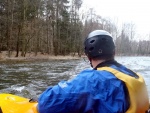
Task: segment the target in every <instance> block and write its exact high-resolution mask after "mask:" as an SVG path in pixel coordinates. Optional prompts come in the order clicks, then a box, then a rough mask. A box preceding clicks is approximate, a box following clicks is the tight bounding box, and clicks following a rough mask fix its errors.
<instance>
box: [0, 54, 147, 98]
mask: <svg viewBox="0 0 150 113" xmlns="http://www.w3.org/2000/svg"><path fill="white" fill-rule="evenodd" d="M116 60H117V61H118V62H119V63H123V64H124V65H125V66H127V67H128V68H130V69H133V70H134V71H135V72H138V73H140V74H141V75H142V76H143V77H144V79H145V82H146V85H147V89H148V92H149V97H150V57H128V56H123V57H116ZM87 68H91V67H90V64H89V63H88V62H87V61H85V60H84V59H79V60H36V61H3V62H2V61H1V62H0V93H11V94H15V95H20V96H23V97H27V98H32V97H38V96H39V95H40V94H41V93H42V92H43V91H44V90H45V89H46V88H48V87H49V86H53V85H56V84H57V83H58V82H59V81H61V80H69V79H73V78H74V77H75V76H76V75H77V74H78V73H80V72H81V71H82V70H84V69H87Z"/></svg>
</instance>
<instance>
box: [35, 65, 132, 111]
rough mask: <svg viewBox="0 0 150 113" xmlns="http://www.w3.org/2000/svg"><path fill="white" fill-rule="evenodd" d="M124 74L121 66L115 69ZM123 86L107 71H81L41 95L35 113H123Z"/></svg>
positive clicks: (125, 104) (125, 92)
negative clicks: (74, 76) (69, 79)
mask: <svg viewBox="0 0 150 113" xmlns="http://www.w3.org/2000/svg"><path fill="white" fill-rule="evenodd" d="M111 67H113V68H116V69H117V70H120V71H122V72H125V73H127V74H131V73H132V72H130V71H128V70H127V69H126V68H125V67H124V66H119V67H117V66H115V65H111ZM126 94H127V90H126V87H125V85H124V83H123V82H122V81H120V80H118V79H117V78H116V77H115V76H114V75H113V74H111V73H110V72H107V71H99V70H95V69H92V70H84V71H82V72H81V73H80V74H78V75H77V77H76V78H75V79H73V80H71V81H62V82H59V83H58V85H56V86H54V87H50V88H48V89H47V90H46V91H44V92H43V93H42V94H41V96H40V97H39V100H38V110H39V113H124V112H125V111H126V110H127V109H128V107H129V102H128V99H127V98H128V97H126Z"/></svg>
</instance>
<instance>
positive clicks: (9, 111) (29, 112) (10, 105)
mask: <svg viewBox="0 0 150 113" xmlns="http://www.w3.org/2000/svg"><path fill="white" fill-rule="evenodd" d="M29 100H30V99H27V98H24V97H20V96H16V95H12V94H0V108H1V110H0V113H1V112H2V113H38V112H37V108H36V106H37V104H38V103H37V102H29Z"/></svg>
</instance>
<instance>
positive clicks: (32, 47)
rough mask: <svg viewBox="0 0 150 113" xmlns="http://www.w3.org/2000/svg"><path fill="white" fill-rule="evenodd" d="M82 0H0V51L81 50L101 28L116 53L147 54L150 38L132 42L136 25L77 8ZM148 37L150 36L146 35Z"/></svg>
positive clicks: (58, 52)
mask: <svg viewBox="0 0 150 113" xmlns="http://www.w3.org/2000/svg"><path fill="white" fill-rule="evenodd" d="M82 2H84V1H82V0H0V52H1V51H8V56H11V52H12V51H16V57H18V56H19V52H21V56H24V57H25V55H26V53H27V52H34V53H35V55H37V53H38V52H41V53H42V54H45V53H46V54H49V55H69V54H70V53H71V54H75V53H78V55H79V56H80V55H81V54H82V53H83V42H84V39H85V37H86V36H87V34H88V33H89V32H91V31H92V30H95V29H104V30H107V31H108V32H110V33H111V34H112V35H113V37H114V40H115V43H116V47H117V48H116V53H117V54H123V55H149V54H150V40H149V41H145V40H142V38H144V37H141V41H135V39H136V37H135V34H136V32H135V25H134V24H132V23H124V24H123V25H122V27H121V28H118V27H117V23H115V22H114V21H112V20H111V19H106V18H103V17H101V16H100V15H96V14H95V13H94V10H93V9H89V10H88V11H86V12H84V13H83V12H82V11H80V8H81V7H82ZM149 39H150V36H149Z"/></svg>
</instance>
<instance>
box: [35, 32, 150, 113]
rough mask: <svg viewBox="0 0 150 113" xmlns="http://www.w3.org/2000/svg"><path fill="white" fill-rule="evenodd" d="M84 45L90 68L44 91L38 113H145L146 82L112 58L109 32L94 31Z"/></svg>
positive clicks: (146, 106)
mask: <svg viewBox="0 0 150 113" xmlns="http://www.w3.org/2000/svg"><path fill="white" fill-rule="evenodd" d="M84 47H85V48H84V49H85V54H86V56H87V58H88V60H89V61H90V64H91V66H92V67H93V69H91V70H90V69H88V70H84V71H82V72H81V73H80V74H78V75H77V76H76V78H74V79H73V80H70V81H62V82H59V83H58V85H55V86H54V87H49V88H48V89H47V90H46V91H44V92H43V93H42V94H41V95H40V97H39V100H38V106H37V108H38V111H39V113H125V112H126V113H145V112H146V111H147V110H148V107H149V102H148V100H149V99H148V93H147V90H146V85H145V82H144V80H143V78H142V77H141V76H140V75H138V74H136V73H135V72H133V71H132V70H130V69H128V68H126V67H125V66H123V65H122V64H120V63H118V62H117V61H116V60H115V59H114V56H115V44H114V42H113V38H112V36H111V34H110V33H108V32H107V31H104V30H94V31H92V32H91V33H90V34H89V35H88V36H87V38H86V39H85V42H84Z"/></svg>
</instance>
